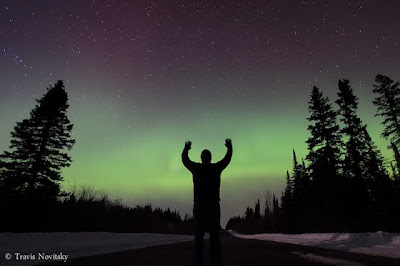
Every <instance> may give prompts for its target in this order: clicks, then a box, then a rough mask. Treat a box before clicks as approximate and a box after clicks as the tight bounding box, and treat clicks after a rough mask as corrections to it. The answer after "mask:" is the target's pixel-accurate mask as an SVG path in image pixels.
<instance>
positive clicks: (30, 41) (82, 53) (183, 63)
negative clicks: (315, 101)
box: [0, 0, 400, 225]
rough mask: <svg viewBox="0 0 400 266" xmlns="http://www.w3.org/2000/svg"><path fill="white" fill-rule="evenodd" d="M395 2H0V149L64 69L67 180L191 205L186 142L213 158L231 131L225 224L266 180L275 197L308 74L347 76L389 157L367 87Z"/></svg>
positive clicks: (386, 69) (391, 53)
mask: <svg viewBox="0 0 400 266" xmlns="http://www.w3.org/2000/svg"><path fill="white" fill-rule="evenodd" d="M398 10H400V2H399V1H395V0H387V1H378V0H369V1H362V0H335V1H334V0H315V1H312V0H310V1H308V0H302V1H301V0H299V1H298V0H290V1H289V0H285V1H277V0H275V1H273V0H270V1H266V0H265V1H232V0H229V1H224V0H221V1H197V0H188V1H183V0H180V1H161V0H154V1H150V0H146V1H145V0H135V1H127V0H118V1H116V0H114V1H112V0H94V1H89V0H69V1H61V0H40V1H39V0H38V1H23V0H1V1H0V52H1V54H0V123H1V131H0V150H1V151H3V150H6V149H8V146H9V143H10V132H11V131H12V129H13V127H14V126H15V123H16V122H17V121H21V120H22V119H24V118H27V117H28V116H29V112H30V110H31V109H32V108H33V107H34V105H35V100H34V99H35V98H40V97H41V96H42V95H43V94H44V93H45V91H46V88H47V87H48V86H49V85H50V84H54V83H55V82H56V81H57V80H58V79H62V80H64V82H65V86H66V90H67V92H68V94H69V103H70V109H69V111H68V115H69V118H70V120H71V122H72V123H73V124H74V126H75V127H74V131H73V136H74V138H75V139H76V141H77V143H76V145H75V146H74V148H73V150H72V151H71V152H70V155H71V156H72V158H73V160H74V162H73V164H72V165H71V167H69V168H67V169H65V170H64V171H63V175H64V177H65V181H64V182H63V187H64V188H65V189H69V188H71V187H73V186H78V187H80V186H92V187H93V188H94V189H96V190H102V191H104V192H106V193H108V194H109V195H110V196H111V197H112V198H117V197H119V198H121V199H122V200H123V202H124V203H126V204H129V205H136V204H146V203H152V204H153V206H159V207H162V208H165V207H171V208H172V209H177V210H179V211H180V212H182V213H183V214H184V213H190V212H191V208H192V179H191V175H190V173H189V172H188V171H187V170H186V169H185V168H184V167H183V165H182V163H181V158H180V156H181V152H182V149H183V147H184V142H185V141H186V140H191V141H192V142H193V145H192V150H191V151H190V153H189V155H190V156H191V158H192V160H194V161H200V153H201V151H202V149H204V148H207V149H209V150H211V152H212V153H213V161H217V160H219V159H221V158H222V157H223V156H224V154H225V151H226V148H225V146H224V140H225V138H228V137H229V138H231V139H232V142H233V147H234V154H233V159H232V161H231V164H230V166H229V167H228V168H227V169H226V170H225V171H224V173H223V175H222V187H221V207H222V224H223V225H224V224H225V223H226V221H227V219H228V218H229V217H231V216H233V215H239V214H243V213H244V210H245V208H246V207H247V206H249V205H251V206H254V203H255V201H256V200H257V198H260V200H261V201H262V202H263V201H264V200H265V198H266V193H267V191H268V190H269V191H271V193H275V194H277V195H280V193H281V191H282V190H283V189H284V186H285V173H286V170H290V169H291V167H292V164H291V161H292V149H295V150H296V152H297V154H298V157H299V158H302V157H305V155H306V154H307V146H306V144H305V140H306V139H307V138H308V137H309V133H308V132H307V130H306V128H307V125H308V122H307V120H306V118H307V117H308V111H307V106H308V103H307V102H308V100H309V97H310V93H311V89H312V86H313V85H316V86H318V87H320V88H321V90H322V91H323V93H324V95H325V96H328V97H329V98H330V99H331V101H332V103H333V102H334V100H335V99H336V93H337V90H338V89H337V82H338V79H343V78H347V79H349V80H350V82H351V85H352V87H353V89H354V91H355V93H356V95H358V97H359V98H360V104H359V112H358V114H359V116H360V117H361V119H362V121H363V122H364V123H366V124H367V125H368V130H369V132H370V134H371V135H372V138H373V140H374V141H375V143H376V144H377V146H378V147H379V148H380V149H381V150H382V152H383V154H384V156H385V159H387V160H390V159H391V156H392V154H391V152H390V151H389V150H387V148H386V146H387V145H388V143H387V141H386V140H384V139H381V138H380V136H379V135H380V132H381V131H382V126H381V125H379V123H380V122H381V119H380V118H379V117H374V115H375V113H376V108H375V107H374V106H373V104H372V100H373V98H374V95H373V93H372V89H373V86H372V85H373V84H374V78H375V76H376V75H377V74H378V73H380V74H384V75H387V76H389V77H391V78H392V79H394V80H400V72H399V70H400V69H399V62H400V49H399V48H400V35H399V34H398V25H400V16H399V15H398ZM333 106H334V107H335V108H337V105H336V104H333ZM262 208H263V204H262Z"/></svg>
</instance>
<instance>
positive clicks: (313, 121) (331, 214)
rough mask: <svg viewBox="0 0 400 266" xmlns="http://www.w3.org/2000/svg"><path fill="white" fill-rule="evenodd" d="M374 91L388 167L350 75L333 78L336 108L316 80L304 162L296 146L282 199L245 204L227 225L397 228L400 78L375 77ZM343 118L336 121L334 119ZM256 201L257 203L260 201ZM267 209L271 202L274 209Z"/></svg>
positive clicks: (297, 229) (292, 229)
mask: <svg viewBox="0 0 400 266" xmlns="http://www.w3.org/2000/svg"><path fill="white" fill-rule="evenodd" d="M373 86H374V89H373V92H374V93H375V95H376V98H375V99H374V101H373V103H374V105H375V106H376V107H377V113H376V116H380V117H382V119H383V120H382V123H381V124H382V125H383V126H384V130H383V132H382V134H381V136H382V137H383V138H385V139H387V140H389V142H390V149H391V150H392V151H393V154H394V160H392V161H390V163H389V165H390V170H391V173H390V172H389V171H388V167H386V165H385V163H384V160H383V156H382V155H381V152H380V151H379V149H377V147H376V146H375V144H374V143H373V141H372V139H371V136H370V135H369V133H368V130H367V126H366V125H365V124H363V123H362V121H361V119H360V118H359V116H358V115H357V108H358V97H357V96H356V95H355V94H354V91H353V89H352V87H351V85H350V82H349V80H346V79H344V80H339V81H338V90H339V91H338V93H337V100H336V101H335V103H336V104H337V106H338V109H337V110H335V109H334V108H333V106H332V104H331V102H330V100H329V98H328V97H324V95H323V93H322V91H321V90H320V89H319V88H318V87H316V86H314V87H313V89H312V91H311V97H310V100H309V102H308V110H309V113H310V115H309V117H308V118H307V120H308V121H309V125H308V127H307V129H308V130H309V132H310V135H311V136H310V137H309V138H308V139H307V140H306V143H307V145H308V154H307V156H306V161H307V164H306V163H305V162H304V160H302V162H301V163H299V161H298V159H297V157H296V153H295V151H294V150H293V169H292V170H291V172H290V173H289V171H287V174H286V188H285V190H284V192H283V193H282V196H281V201H280V204H279V203H278V199H277V198H276V197H275V196H274V199H273V204H272V206H270V204H269V203H268V202H267V204H266V206H267V207H266V209H265V213H264V216H263V217H261V216H260V214H259V211H258V210H259V201H258V203H256V206H255V210H257V211H254V212H253V211H252V209H251V208H250V207H248V208H247V211H246V214H245V216H244V217H240V216H239V217H233V218H231V219H230V221H229V222H228V224H227V229H234V230H239V231H242V232H246V233H248V232H250V233H261V232H287V233H302V232H365V231H377V230H382V231H391V232H393V231H397V232H398V231H399V230H400V155H399V147H400V84H399V82H395V81H393V80H392V79H390V78H389V77H387V76H384V75H377V76H376V78H375V84H374V85H373ZM338 120H339V121H340V123H341V124H340V126H339V123H338ZM257 204H258V205H257ZM271 207H272V208H271Z"/></svg>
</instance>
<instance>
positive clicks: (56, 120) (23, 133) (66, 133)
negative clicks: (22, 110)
mask: <svg viewBox="0 0 400 266" xmlns="http://www.w3.org/2000/svg"><path fill="white" fill-rule="evenodd" d="M36 101H37V105H36V106H35V108H34V109H33V110H32V111H31V113H30V117H29V118H28V119H24V120H22V121H21V122H17V125H16V126H15V127H14V130H13V131H12V132H11V137H12V139H11V145H10V150H11V151H5V152H4V153H3V154H2V155H1V156H0V158H1V160H0V161H1V165H0V167H1V169H0V174H1V183H2V185H3V187H5V188H6V191H7V193H8V194H9V195H16V196H23V195H25V196H33V195H35V196H38V195H40V196H41V197H45V198H49V197H51V198H55V197H56V196H58V195H59V193H60V187H59V182H60V181H61V180H62V179H63V178H62V176H61V169H62V168H63V167H68V166H70V164H71V158H70V156H68V154H67V153H66V150H70V149H71V148H72V146H73V145H74V143H75V140H73V139H72V136H71V131H72V128H73V125H72V124H71V122H70V121H69V119H68V117H67V109H68V107H69V105H68V96H67V92H66V91H65V89H64V84H63V82H62V81H61V80H59V81H57V83H56V84H55V85H54V86H50V87H49V88H48V90H47V92H46V93H45V94H44V95H43V97H42V98H41V99H39V100H36Z"/></svg>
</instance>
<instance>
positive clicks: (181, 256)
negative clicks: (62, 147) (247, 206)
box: [46, 233, 400, 266]
mask: <svg viewBox="0 0 400 266" xmlns="http://www.w3.org/2000/svg"><path fill="white" fill-rule="evenodd" d="M221 239H222V248H223V250H222V252H223V254H222V258H223V265H225V266H229V265H233V266H236V265H246V266H248V265H263V266H265V265H345V266H359V265H377V266H384V265H397V266H398V265H400V260H396V259H388V258H383V257H376V256H367V255H359V254H353V253H347V252H343V251H333V250H327V249H321V248H313V247H305V246H298V245H292V244H282V243H276V242H270V241H261V240H249V239H239V238H235V237H233V236H231V235H230V234H228V233H224V234H223V235H222V237H221ZM208 251H209V245H208V240H206V245H205V252H206V254H205V265H210V263H209V256H208ZM323 262H325V263H323ZM46 265H58V266H60V265H76V266H77V265H88V266H92V265H104V266H112V265H116V266H122V265H126V266H127V265H192V243H191V242H184V243H178V244H170V245H163V246H156V247H148V248H143V249H136V250H129V251H123V252H118V253H112V254H105V255H98V256H91V257H85V258H78V259H73V260H70V261H68V262H67V263H62V262H61V263H53V264H46Z"/></svg>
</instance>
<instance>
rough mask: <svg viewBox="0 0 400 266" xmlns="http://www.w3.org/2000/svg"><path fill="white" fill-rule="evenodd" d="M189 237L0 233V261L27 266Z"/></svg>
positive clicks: (141, 234)
mask: <svg viewBox="0 0 400 266" xmlns="http://www.w3.org/2000/svg"><path fill="white" fill-rule="evenodd" d="M191 240H193V236H189V235H168V234H149V233H108V232H93V233H92V232H80V233H65V232H60V233H0V265H19V266H25V265H26V266H28V265H34V264H38V263H45V262H54V261H64V260H65V259H66V257H65V256H68V257H67V260H70V259H73V258H78V257H85V256H92V255H98V254H105V253H113V252H118V251H124V250H129V249H137V248H144V247H148V246H157V245H164V244H172V243H178V242H185V241H191ZM10 255H11V259H9V260H7V259H6V257H7V256H10Z"/></svg>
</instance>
